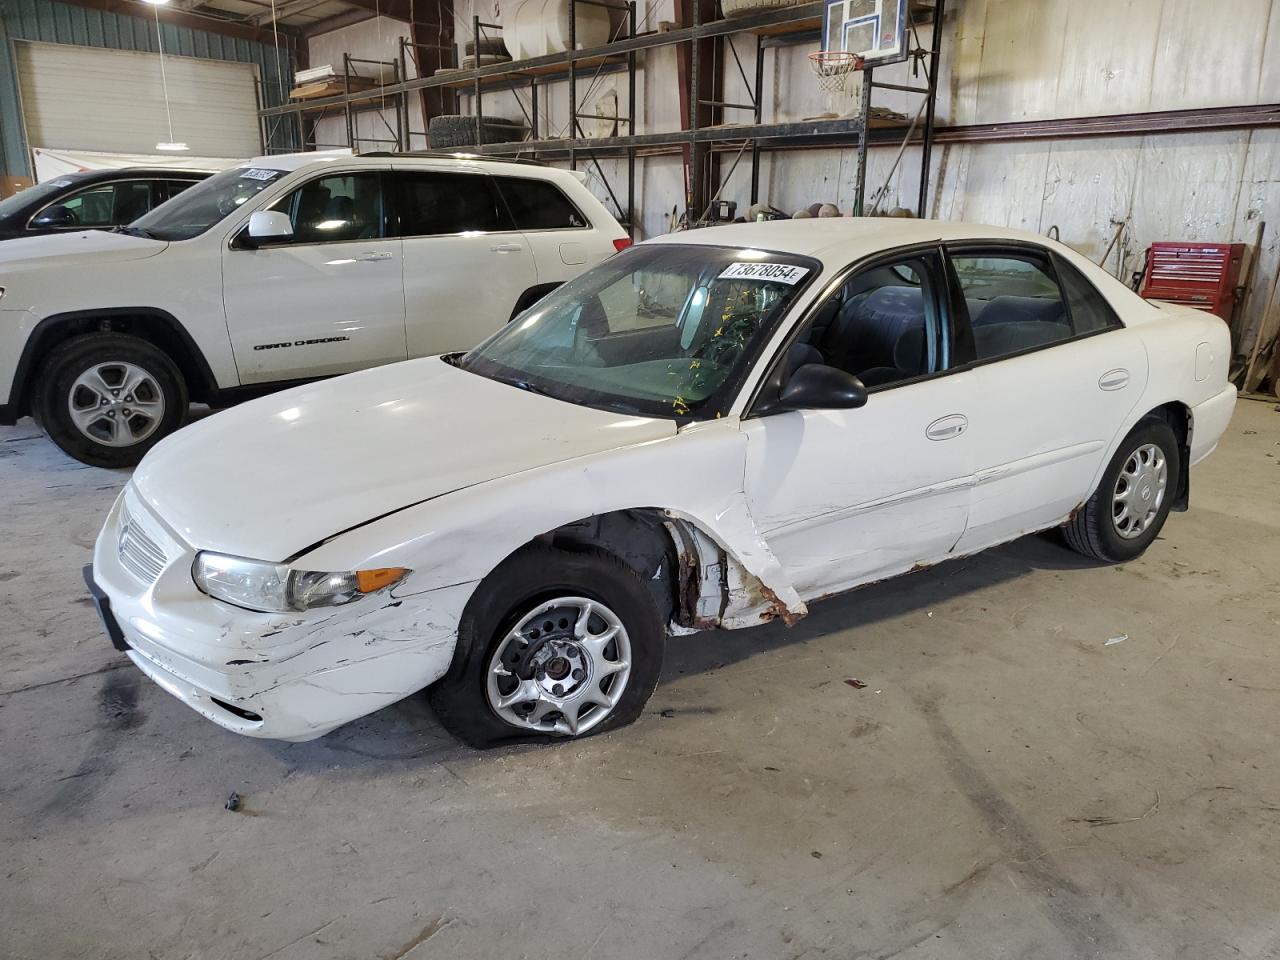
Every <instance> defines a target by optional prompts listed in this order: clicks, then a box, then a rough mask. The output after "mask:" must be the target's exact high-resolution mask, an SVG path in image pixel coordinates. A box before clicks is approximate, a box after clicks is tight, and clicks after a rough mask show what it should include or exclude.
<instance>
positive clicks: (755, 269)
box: [458, 244, 820, 418]
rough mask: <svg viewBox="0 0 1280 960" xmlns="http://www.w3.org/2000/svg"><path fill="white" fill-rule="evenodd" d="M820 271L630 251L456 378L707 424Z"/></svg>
mask: <svg viewBox="0 0 1280 960" xmlns="http://www.w3.org/2000/svg"><path fill="white" fill-rule="evenodd" d="M819 269H820V265H819V264H818V263H817V262H816V261H814V260H809V259H806V258H803V257H795V256H791V255H788V254H779V253H763V252H761V251H759V250H739V249H732V248H726V247H712V246H701V245H693V244H679V245H677V244H660V245H654V246H641V247H633V248H632V249H631V250H628V251H626V252H625V253H622V254H620V255H618V256H616V257H613V258H611V259H609V260H607V261H605V262H604V263H602V264H600V266H598V267H595V268H594V269H592V270H588V271H587V272H586V273H584V274H582V275H581V276H580V277H578V278H577V279H576V280H572V281H570V282H569V283H566V284H565V285H564V286H562V287H559V288H558V289H556V290H555V291H554V292H553V293H551V294H549V295H548V296H547V297H546V299H544V300H542V301H540V302H539V303H537V304H536V305H535V306H534V307H532V308H531V309H529V310H527V311H526V312H525V313H523V314H521V315H520V316H519V317H517V318H516V319H515V320H513V321H512V322H511V323H510V324H508V325H507V326H506V327H505V328H503V329H502V330H500V331H499V332H498V333H496V334H495V335H494V336H492V337H490V338H489V339H488V340H486V341H485V342H484V343H482V344H480V346H478V347H476V348H475V349H474V350H472V351H471V352H470V353H468V354H466V355H465V356H464V357H462V359H461V360H460V361H458V366H460V367H461V368H462V369H464V370H469V371H471V372H473V373H477V374H480V375H481V376H486V377H490V378H492V379H494V380H501V381H503V382H505V383H512V384H515V385H516V386H519V387H522V388H524V389H526V390H533V391H535V392H537V393H545V394H547V395H549V396H553V397H556V398H557V399H560V400H566V401H568V402H570V403H580V404H583V405H584V406H591V407H603V408H605V409H612V410H624V411H627V412H629V413H639V414H643V415H647V416H659V417H681V418H683V417H696V416H699V415H706V416H713V415H714V414H715V412H716V410H717V409H718V406H719V402H720V401H721V399H722V397H723V395H727V394H728V392H729V391H731V390H732V389H734V388H735V387H736V386H737V384H738V382H739V381H740V380H741V377H742V375H743V374H744V373H745V372H746V369H747V368H748V366H749V364H750V362H751V360H752V359H753V358H754V357H755V355H756V353H757V352H758V351H759V349H760V348H761V346H762V345H763V342H764V340H765V339H766V338H767V337H768V336H769V334H770V332H771V331H772V330H773V329H774V326H775V325H776V324H777V322H778V321H779V320H780V319H781V318H782V316H783V314H784V313H785V312H786V310H787V309H788V307H789V306H790V305H791V303H792V302H793V301H794V300H795V298H796V296H797V294H798V293H799V292H800V290H801V289H803V288H804V286H805V285H806V284H807V283H808V281H809V280H811V279H812V278H813V277H814V276H816V275H817V274H818V272H819Z"/></svg>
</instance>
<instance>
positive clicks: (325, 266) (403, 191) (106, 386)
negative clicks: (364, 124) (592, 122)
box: [0, 153, 630, 467]
mask: <svg viewBox="0 0 1280 960" xmlns="http://www.w3.org/2000/svg"><path fill="white" fill-rule="evenodd" d="M629 242H630V241H629V240H628V238H627V234H626V231H624V230H623V229H622V227H620V226H619V225H618V222H617V221H616V220H615V219H614V218H613V217H612V216H611V215H610V214H609V212H608V210H606V209H605V207H604V205H603V204H601V203H600V201H598V200H597V199H596V198H595V197H593V196H592V195H591V193H590V191H588V190H587V189H586V187H584V186H583V185H582V183H581V182H580V181H579V180H578V179H577V178H576V177H575V176H574V175H573V174H571V173H569V172H568V171H564V170H555V169H552V168H549V167H543V166H538V165H526V164H517V163H512V162H503V161H490V160H478V159H473V158H470V157H465V156H453V155H434V156H427V155H405V156H390V155H386V156H364V157H351V156H317V154H314V153H311V154H294V155H289V156H275V157H260V158H258V159H256V160H253V161H250V162H248V163H247V164H245V165H243V166H238V167H235V168H233V169H230V170H226V171H223V172H222V173H220V174H217V175H216V176H213V177H210V178H209V179H208V180H205V181H204V182H203V183H200V184H198V185H196V186H194V187H192V188H191V189H189V190H187V191H186V192H184V193H183V194H181V195H180V196H178V197H176V198H175V199H173V200H171V201H169V202H168V203H165V204H162V205H161V206H159V207H157V208H156V209H155V210H153V211H151V212H150V213H149V214H147V215H146V216H144V217H142V218H141V219H140V220H137V221H136V222H135V223H133V224H132V225H131V226H128V227H125V228H122V230H121V231H120V232H116V233H102V232H85V233H75V234H63V235H60V236H48V237H32V238H30V239H21V240H10V241H8V242H6V243H5V244H4V245H3V246H2V247H0V400H3V404H2V405H0V423H3V424H11V423H13V422H14V421H15V420H16V419H17V418H18V417H21V416H24V415H26V414H31V415H32V416H34V417H35V418H36V420H37V421H38V422H39V423H40V424H41V425H42V426H43V427H44V429H45V430H46V432H47V433H48V434H49V436H50V437H51V438H52V439H53V441H54V442H55V443H57V444H58V446H60V447H61V448H62V449H63V450H65V451H66V452H67V453H69V454H71V455H72V456H73V457H75V458H77V459H78V460H81V461H83V462H85V463H90V464H95V465H98V466H110V467H116V466H128V465H131V464H134V463H137V462H138V460H140V459H141V457H142V455H143V454H144V453H145V452H146V451H147V450H148V449H150V448H151V447H152V446H153V445H155V443H156V442H158V441H159V440H160V438H161V437H163V436H165V435H166V434H168V433H170V432H172V431H173V430H175V429H177V428H178V427H179V426H180V425H181V424H182V422H183V420H184V418H185V416H186V413H187V406H188V401H199V402H204V403H208V404H210V405H212V406H225V405H227V404H230V403H233V402H235V401H237V400H240V399H244V398H245V397H246V396H251V395H256V394H258V393H263V392H266V391H268V390H273V389H279V388H280V387H283V386H287V385H289V384H292V383H297V382H300V381H304V380H310V379H314V378H316V377H324V376H330V375H333V374H339V373H346V372H349V371H352V370H359V369H362V368H364V367H371V366H375V365H377V364H382V363H390V362H393V361H396V360H405V359H407V358H410V357H419V356H426V355H430V354H438V353H448V352H451V351H455V350H464V349H468V348H470V347H473V346H475V345H476V344H477V343H478V342H479V341H480V340H482V339H483V338H484V337H486V336H488V335H489V334H491V333H493V332H494V331H495V330H497V329H498V328H499V327H501V326H502V325H503V324H505V323H506V322H507V321H508V320H509V319H510V318H511V317H513V316H515V315H516V314H517V313H519V312H520V311H522V310H523V309H525V308H526V307H528V306H530V305H531V304H533V303H534V302H536V301H537V300H538V299H539V298H541V297H542V295H543V294H545V293H547V292H548V291H549V290H551V289H552V288H553V287H555V286H557V285H558V284H560V283H563V282H564V281H566V280H569V279H571V278H572V277H575V276H577V275H578V274H579V273H581V272H582V271H584V270H586V269H587V268H588V267H590V266H594V265H595V264H596V263H599V262H600V261H601V260H603V259H605V258H606V257H608V256H611V255H612V254H614V253H615V252H616V251H618V250H620V249H622V248H623V247H625V246H627V245H628V244H629Z"/></svg>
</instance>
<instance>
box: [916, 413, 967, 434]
mask: <svg viewBox="0 0 1280 960" xmlns="http://www.w3.org/2000/svg"><path fill="white" fill-rule="evenodd" d="M968 426H969V418H968V417H966V416H965V415H964V414H962V413H952V414H948V415H947V416H945V417H939V418H938V419H937V420H935V421H933V423H931V424H929V426H927V427H925V430H924V435H925V436H926V437H928V438H929V439H930V440H950V439H951V438H952V437H958V436H960V434H962V433H964V431H965V428H966V427H968Z"/></svg>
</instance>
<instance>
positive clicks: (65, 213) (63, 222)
mask: <svg viewBox="0 0 1280 960" xmlns="http://www.w3.org/2000/svg"><path fill="white" fill-rule="evenodd" d="M31 225H32V226H33V227H75V226H79V225H80V221H79V220H77V219H76V215H75V214H74V213H72V212H71V208H70V207H66V206H63V205H62V204H60V203H55V204H54V205H53V206H51V207H46V208H45V209H44V210H41V211H40V215H39V216H38V217H36V218H35V219H34V220H32V221H31Z"/></svg>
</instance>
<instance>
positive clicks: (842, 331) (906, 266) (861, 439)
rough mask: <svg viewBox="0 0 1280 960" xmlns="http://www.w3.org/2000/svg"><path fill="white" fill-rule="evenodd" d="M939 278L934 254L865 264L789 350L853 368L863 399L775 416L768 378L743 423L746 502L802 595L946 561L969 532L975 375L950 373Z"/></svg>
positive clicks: (788, 362) (797, 358)
mask: <svg viewBox="0 0 1280 960" xmlns="http://www.w3.org/2000/svg"><path fill="white" fill-rule="evenodd" d="M942 276H943V274H942V270H941V258H940V256H939V255H938V253H937V252H936V251H922V252H918V253H915V254H904V255H901V256H899V257H898V258H895V259H892V260H890V261H888V262H882V263H880V264H878V265H875V266H873V267H870V268H868V269H862V270H859V271H858V272H857V273H855V274H853V275H852V276H851V277H850V278H849V279H848V280H846V281H845V282H844V283H843V284H842V285H841V286H840V288H839V290H838V291H836V292H835V294H834V295H833V296H831V297H830V298H828V299H827V300H826V301H825V302H822V303H820V304H819V305H818V306H817V307H816V308H815V309H813V310H812V311H811V313H810V317H809V318H808V319H807V320H806V321H805V324H804V326H803V328H802V329H801V331H800V334H799V336H798V338H797V339H796V340H795V341H794V342H793V343H792V344H791V346H789V347H788V348H787V350H786V354H785V356H784V357H782V358H780V360H779V362H780V363H781V364H783V365H784V366H785V367H788V368H790V370H794V369H795V368H797V367H799V366H800V365H802V364H807V363H822V364H826V365H829V366H836V367H840V368H842V369H844V370H846V371H848V372H850V373H853V374H855V375H856V376H858V377H859V378H860V379H861V380H862V381H863V382H864V384H865V385H866V387H867V389H868V393H869V397H868V400H867V403H866V405H865V406H863V407H861V408H858V409H852V410H798V411H788V412H773V413H771V412H768V408H769V406H770V403H771V398H770V396H769V390H770V389H772V388H768V387H767V388H766V390H765V392H764V393H763V394H762V395H761V397H760V398H759V399H758V401H757V404H756V409H757V410H760V409H761V408H763V409H764V411H765V412H764V413H763V415H759V416H752V417H749V418H748V419H747V420H745V421H744V422H743V431H744V433H746V435H747V438H748V443H747V469H746V493H747V501H748V504H749V506H750V509H751V513H752V516H753V517H754V519H755V522H756V527H757V529H759V530H760V532H761V533H762V535H763V536H764V538H765V540H766V541H767V542H768V544H769V546H770V548H771V549H772V550H773V552H774V554H775V555H776V556H777V558H778V560H779V562H780V563H781V564H782V566H783V568H784V569H785V570H786V572H787V574H788V576H789V578H790V579H791V582H792V584H793V585H794V586H795V587H796V589H797V590H798V591H799V592H800V594H801V596H804V597H807V598H812V597H814V596H818V595H821V594H824V593H828V592H834V591H838V590H843V589H848V588H849V587H852V586H856V585H857V584H859V583H862V582H866V581H869V580H876V579H881V578H883V577H887V576H891V575H893V574H896V573H900V572H903V571H905V570H908V569H910V568H911V567H912V566H914V565H916V564H920V563H928V562H932V561H935V560H938V559H942V558H944V557H946V556H947V554H948V552H949V551H950V550H951V549H952V548H953V547H954V546H955V543H956V541H957V540H958V539H959V537H960V535H961V533H962V532H963V531H964V528H965V522H966V518H967V516H968V506H969V496H970V493H971V485H972V454H971V450H970V443H969V437H968V435H967V426H968V415H969V411H970V410H971V409H972V403H973V375H972V374H971V373H969V372H967V371H960V372H948V367H949V365H950V359H949V357H950V331H949V323H948V311H947V306H946V302H947V297H946V296H945V295H944V294H943V291H944V290H945V288H944V286H943V284H942V281H941V278H942ZM786 376H787V372H786V371H784V372H783V373H781V374H779V375H778V376H776V377H771V378H770V380H771V382H774V383H777V384H781V383H782V382H784V381H785V379H786Z"/></svg>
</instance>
